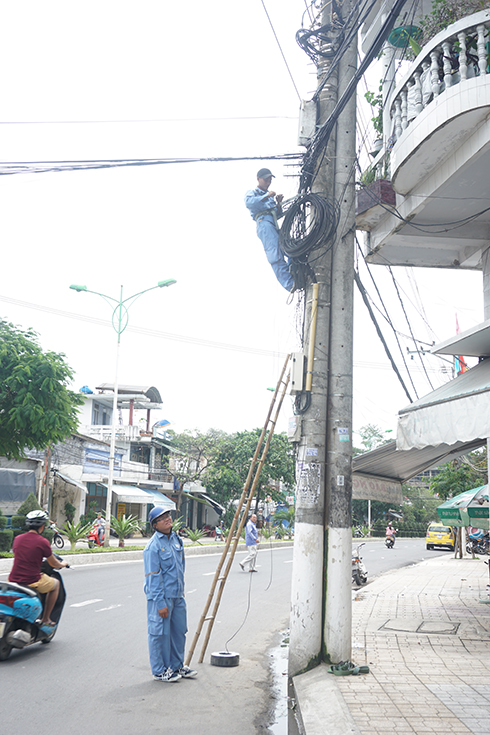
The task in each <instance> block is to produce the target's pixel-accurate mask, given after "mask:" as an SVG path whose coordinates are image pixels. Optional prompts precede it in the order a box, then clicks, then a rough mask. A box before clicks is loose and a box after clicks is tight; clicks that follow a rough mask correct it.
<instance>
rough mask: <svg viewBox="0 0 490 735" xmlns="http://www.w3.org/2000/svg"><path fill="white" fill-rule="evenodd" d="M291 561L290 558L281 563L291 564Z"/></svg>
mask: <svg viewBox="0 0 490 735" xmlns="http://www.w3.org/2000/svg"><path fill="white" fill-rule="evenodd" d="M292 563H293V560H292V559H288V560H287V561H285V562H283V564H292Z"/></svg>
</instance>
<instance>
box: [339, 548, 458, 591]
mask: <svg viewBox="0 0 490 735" xmlns="http://www.w3.org/2000/svg"><path fill="white" fill-rule="evenodd" d="M362 542H363V539H355V540H354V541H353V542H352V548H355V547H356V546H357V544H358V543H362ZM452 553H454V552H452V551H446V550H442V549H441V550H439V549H438V550H431V551H427V549H426V548H425V538H414V539H411V538H397V539H396V542H395V546H394V547H393V548H392V549H387V548H386V546H385V542H384V539H379V541H378V540H376V541H373V540H369V541H367V542H366V543H365V545H364V546H363V547H362V548H361V557H362V560H363V562H364V564H365V566H366V568H367V571H368V583H369V580H371V579H373V578H374V577H379V575H380V574H383V573H384V572H387V571H389V570H390V569H399V568H400V567H406V566H408V565H409V564H418V563H419V562H421V561H424V559H432V558H433V557H434V556H438V555H441V554H452Z"/></svg>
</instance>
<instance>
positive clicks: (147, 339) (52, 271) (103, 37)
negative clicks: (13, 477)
mask: <svg viewBox="0 0 490 735" xmlns="http://www.w3.org/2000/svg"><path fill="white" fill-rule="evenodd" d="M264 2H265V8H266V9H267V13H268V16H269V18H270V21H271V22H272V26H273V29H274V31H273V29H272V28H271V22H269V18H268V16H267V14H266V12H265V9H264V5H263V3H262V1H261V0H251V1H250V2H248V3H247V4H241V5H240V4H238V5H233V7H232V9H231V6H230V3H229V2H225V1H224V0H208V2H206V3H203V2H196V0H188V2H186V3H185V4H181V3H179V4H177V3H173V4H172V3H162V2H161V1H160V0H159V1H153V0H138V2H137V3H136V2H124V1H122V2H121V1H119V2H117V3H116V2H113V1H112V0H105V1H104V2H102V3H101V2H100V0H98V2H92V1H91V0H89V1H88V2H85V3H83V5H82V4H73V3H66V2H57V1H50V0H48V1H47V2H45V3H43V4H39V3H38V2H34V1H32V0H25V1H23V0H19V2H17V3H3V4H1V5H0V29H1V30H0V33H1V43H0V64H1V67H2V69H3V74H2V75H1V77H0V100H1V102H0V109H1V114H0V120H1V123H2V124H1V128H0V131H1V134H0V169H1V164H2V163H6V162H33V161H73V160H94V159H97V160H99V159H100V160H107V159H119V158H121V159H128V158H189V157H196V158H217V157H219V158H222V157H226V158H228V157H230V158H234V159H247V158H249V159H255V160H234V161H230V162H199V163H175V164H166V165H158V166H137V167H127V168H117V169H110V170H108V169H101V170H95V171H63V172H55V173H39V174H29V173H27V174H19V175H13V176H12V175H10V176H0V201H1V203H2V205H1V206H2V216H1V217H0V241H1V244H2V245H1V247H2V270H1V273H2V277H1V281H0V317H3V318H5V319H7V320H8V321H10V322H13V323H14V324H17V325H20V326H22V327H23V328H28V327H31V328H33V329H34V330H35V331H36V332H38V334H39V340H40V343H41V345H42V346H43V348H44V349H49V350H54V351H56V352H63V353H64V354H65V355H66V360H67V362H68V364H69V365H70V366H71V367H72V368H73V370H74V371H75V378H74V383H73V388H74V389H75V390H78V389H79V388H81V387H82V386H85V385H88V386H89V387H91V388H92V389H94V388H95V387H96V386H97V385H99V384H100V383H104V382H109V383H111V382H113V381H114V378H115V361H116V333H115V332H114V330H113V329H112V327H111V325H110V321H111V317H112V308H111V306H110V305H109V304H108V303H107V301H105V300H103V299H102V298H101V297H100V296H97V295H94V294H90V293H77V292H75V291H73V290H70V288H69V286H70V285H71V284H83V285H86V286H87V288H88V289H90V290H93V291H96V292H99V293H103V294H105V295H107V296H110V297H112V298H114V299H116V300H119V297H120V289H121V286H122V287H123V298H127V297H129V296H131V295H132V294H136V293H139V292H140V291H143V290H144V289H147V288H151V287H152V286H155V285H156V284H157V283H158V282H159V281H162V280H165V279H169V278H172V279H175V280H176V281H177V283H176V284H175V285H173V286H171V287H169V288H165V289H156V290H153V291H150V292H148V293H145V294H144V295H143V296H141V297H140V298H139V299H138V300H137V301H135V303H134V304H132V305H131V306H130V310H129V326H128V328H127V330H126V331H125V332H124V333H123V335H122V338H121V354H120V361H119V370H118V377H119V382H120V383H121V384H123V383H124V384H133V385H154V386H156V387H157V388H158V389H159V391H160V393H161V395H162V399H163V409H162V411H161V412H160V413H159V414H158V415H157V414H155V416H154V418H155V420H157V419H161V418H165V419H167V420H168V421H170V423H171V428H173V429H175V430H176V431H179V432H180V431H184V430H194V429H198V430H201V431H206V430H207V429H209V428H217V429H222V430H224V431H228V432H233V431H239V430H245V429H253V428H255V427H257V426H262V425H263V423H264V420H265V418H266V415H267V410H268V407H269V404H270V401H271V395H272V394H271V393H270V392H269V391H268V390H267V389H268V388H269V387H275V385H276V383H277V381H278V378H279V374H280V372H281V369H282V366H283V363H284V360H285V357H286V355H287V354H288V353H289V352H291V351H297V350H298V349H299V346H300V329H301V318H300V311H299V307H298V300H297V298H294V299H293V300H292V301H291V299H289V297H288V294H287V292H286V291H285V290H284V289H282V287H281V286H280V285H279V284H278V283H277V282H276V280H275V277H274V275H273V273H272V270H271V269H270V266H269V265H268V263H267V261H266V259H265V255H264V253H263V250H262V246H261V243H260V241H259V240H258V239H257V237H256V234H255V225H254V222H253V221H252V219H251V217H250V215H249V213H248V211H247V210H246V208H245V206H244V201H243V200H244V194H245V192H246V191H247V189H251V188H253V187H254V186H255V183H256V172H257V170H258V168H260V167H262V166H268V167H270V168H271V170H272V171H273V173H274V174H275V176H276V179H275V180H274V186H275V188H276V190H277V191H278V192H282V193H283V194H284V195H285V197H286V198H289V197H292V196H294V194H295V193H296V192H297V187H298V179H297V176H295V174H297V173H298V168H297V167H295V166H293V165H291V162H284V161H282V160H275V158H274V157H275V156H277V155H282V154H285V153H302V152H303V151H304V149H303V148H301V147H298V145H297V131H298V109H299V104H300V99H310V98H311V96H312V93H313V92H314V89H315V87H316V73H315V69H314V67H313V65H312V62H311V61H310V60H309V59H308V57H307V56H306V55H305V54H304V52H303V51H302V50H301V49H300V48H299V46H298V45H297V44H296V41H295V34H296V31H297V30H298V29H299V28H300V27H301V23H302V18H303V14H304V11H305V4H304V2H303V0H301V1H300V0H290V1H289V2H288V3H286V4H285V3H284V2H281V0H264ZM230 10H231V12H230ZM275 36H277V39H278V40H279V43H280V47H281V49H280V48H279V46H278V43H277V40H276V37H275ZM283 54H284V57H285V59H286V61H287V66H286V63H285V60H284V57H283ZM291 77H292V79H291ZM378 78H379V77H378ZM293 80H294V83H293ZM370 83H371V82H370V81H369V79H368V81H367V84H368V85H369V84H370ZM366 88H367V87H366ZM364 91H365V88H364V87H363V85H361V89H360V91H359V93H360V95H361V100H362V94H363V92H364ZM359 114H360V120H361V123H362V124H363V125H364V124H365V122H366V118H367V117H368V115H367V112H366V110H363V109H361V110H360V113H359ZM368 144H369V140H368ZM364 155H365V154H364ZM363 269H364V270H363ZM371 270H372V273H373V275H374V277H375V279H376V282H377V283H379V287H380V289H381V291H382V294H383V300H384V301H385V303H386V304H387V308H388V311H389V313H390V316H391V317H392V319H393V321H394V322H395V323H396V324H397V327H398V328H399V329H400V331H401V332H403V333H404V334H409V327H408V324H407V321H406V319H405V313H404V311H403V310H402V308H401V306H400V302H399V300H398V296H397V294H396V291H395V288H394V285H393V282H392V281H391V276H390V275H389V274H388V273H387V272H386V270H385V269H384V267H382V266H376V267H373V268H372V269H371ZM394 271H395V273H396V277H397V279H399V282H400V287H401V288H402V290H403V299H404V303H405V309H406V312H407V314H408V318H409V321H410V326H411V328H412V330H413V333H414V334H415V336H416V338H417V339H418V340H421V341H425V342H429V343H431V342H432V341H436V342H438V341H442V340H444V339H446V338H448V337H450V336H452V335H453V334H454V333H455V329H456V328H455V319H456V315H457V318H458V321H459V326H460V328H461V330H462V331H463V330H464V329H468V328H470V327H471V326H473V325H475V324H477V323H479V322H480V321H482V319H483V314H482V313H483V307H482V296H481V293H482V287H481V274H480V273H469V272H460V273H455V272H441V271H435V270H433V269H423V270H422V269H418V270H414V269H412V270H406V269H400V268H397V269H394ZM361 274H362V277H363V281H364V282H365V285H366V287H367V288H368V291H369V292H370V293H371V294H373V296H374V293H375V292H374V288H373V286H372V282H371V281H370V277H369V276H368V274H367V272H366V269H365V266H364V265H363V264H361ZM354 316H355V331H354V430H355V431H359V429H360V428H361V427H362V426H365V425H366V424H368V423H371V424H376V425H378V426H380V427H381V428H382V429H383V430H384V431H387V432H390V431H394V430H395V428H396V416H397V412H398V410H399V409H400V408H403V407H404V406H406V405H407V403H408V399H407V397H406V395H405V393H404V391H403V389H402V388H401V387H400V386H399V384H398V381H397V379H396V377H395V376H394V374H393V373H392V371H391V368H390V366H389V363H388V360H387V358H386V355H385V353H384V350H383V348H382V346H381V345H380V343H379V340H378V338H377V336H376V334H375V331H374V328H373V327H372V325H371V323H370V320H369V317H368V315H367V312H366V310H365V307H364V306H363V305H362V303H361V301H360V299H358V297H357V294H356V303H355V315H354ZM390 344H391V345H393V348H394V347H395V343H394V340H393V338H390ZM401 346H402V351H405V352H406V349H407V347H409V348H410V349H413V344H412V346H411V347H410V342H409V340H408V339H403V338H402V339H401ZM395 358H396V359H397V363H398V364H400V365H401V366H402V369H403V370H404V369H405V368H403V363H402V361H401V357H400V353H398V356H397V355H395ZM410 358H411V355H408V354H407V360H408V363H411V364H410V365H409V367H410V372H411V374H412V376H413V381H414V384H415V387H416V389H417V394H418V395H419V396H422V395H425V394H426V393H428V392H429V391H430V390H431V387H430V384H429V382H428V379H427V375H426V374H425V373H424V371H423V368H422V365H421V361H420V360H419V359H418V358H417V359H415V360H411V359H410ZM422 362H423V363H424V365H425V369H426V372H427V374H428V375H429V377H430V378H431V381H432V382H433V385H434V387H436V386H437V385H440V384H442V383H443V382H445V381H446V380H447V379H448V378H449V377H450V376H449V374H448V372H447V369H448V368H450V365H448V364H447V363H444V362H443V361H441V360H440V359H439V358H436V357H434V356H426V357H425V358H423V359H422ZM406 377H407V376H406ZM407 379H408V378H407ZM414 397H416V395H415V394H414ZM291 415H292V404H291V399H290V398H289V397H288V398H287V399H286V401H285V404H284V407H283V409H282V412H281V416H280V420H279V422H278V427H277V428H278V430H285V429H286V428H287V424H288V419H289V417H290V416H291ZM356 439H357V437H356V434H354V443H356Z"/></svg>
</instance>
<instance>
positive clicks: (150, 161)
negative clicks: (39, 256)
mask: <svg viewBox="0 0 490 735" xmlns="http://www.w3.org/2000/svg"><path fill="white" fill-rule="evenodd" d="M265 158H267V159H268V160H271V161H299V160H300V159H301V158H302V154H301V153H281V154H275V155H272V156H226V157H220V158H136V159H117V158H116V159H106V160H86V161H23V162H13V163H9V162H5V161H0V176H5V175H13V174H32V173H49V172H59V171H80V170H82V171H86V170H94V169H102V168H120V167H122V166H161V165H166V164H176V163H227V162H230V161H262V160H264V159H265Z"/></svg>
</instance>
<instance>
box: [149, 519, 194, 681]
mask: <svg viewBox="0 0 490 735" xmlns="http://www.w3.org/2000/svg"><path fill="white" fill-rule="evenodd" d="M148 520H149V522H150V524H151V526H152V527H153V528H154V529H155V533H154V534H153V536H152V538H151V541H150V542H149V543H148V545H147V546H146V548H145V550H144V552H143V561H144V563H145V594H146V599H147V622H148V648H149V651H150V665H151V671H152V674H153V678H154V679H155V680H156V681H163V682H176V681H179V680H180V679H182V678H183V679H193V678H194V677H195V676H197V671H194V670H192V669H190V668H189V667H188V666H184V653H185V634H186V633H187V607H186V602H185V598H184V569H185V559H184V543H183V541H182V539H181V538H180V536H177V534H176V533H174V532H173V531H172V516H171V514H170V511H169V510H167V511H166V510H165V508H162V507H160V506H157V507H155V508H152V509H151V510H150V513H149V516H148Z"/></svg>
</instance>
